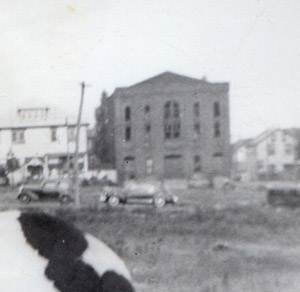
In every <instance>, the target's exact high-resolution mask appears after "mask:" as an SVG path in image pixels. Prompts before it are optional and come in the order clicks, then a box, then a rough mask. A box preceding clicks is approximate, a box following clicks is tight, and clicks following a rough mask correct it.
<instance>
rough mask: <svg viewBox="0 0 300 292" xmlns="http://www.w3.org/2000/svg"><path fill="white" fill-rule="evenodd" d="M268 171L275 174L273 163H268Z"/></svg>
mask: <svg viewBox="0 0 300 292" xmlns="http://www.w3.org/2000/svg"><path fill="white" fill-rule="evenodd" d="M268 173H269V174H275V173H276V166H275V165H274V164H269V165H268Z"/></svg>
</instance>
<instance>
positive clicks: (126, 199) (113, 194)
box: [99, 181, 178, 208]
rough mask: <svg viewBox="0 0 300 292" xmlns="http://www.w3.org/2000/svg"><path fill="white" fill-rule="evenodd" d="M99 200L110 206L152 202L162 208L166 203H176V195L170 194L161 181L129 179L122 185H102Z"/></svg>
mask: <svg viewBox="0 0 300 292" xmlns="http://www.w3.org/2000/svg"><path fill="white" fill-rule="evenodd" d="M99 200H100V202H102V203H108V204H109V205H110V206H112V207H115V206H117V205H118V204H153V205H154V206H155V207H157V208H162V207H163V206H165V205H166V204H175V203H177V201H178V197H177V196H176V195H172V194H170V192H169V191H168V190H167V189H166V188H165V187H164V185H163V183H161V182H156V181H150V182H149V181H129V182H127V183H125V185H124V187H116V186H107V187H104V188H103V190H102V193H101V195H100V198H99Z"/></svg>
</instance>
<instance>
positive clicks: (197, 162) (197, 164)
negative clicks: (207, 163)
mask: <svg viewBox="0 0 300 292" xmlns="http://www.w3.org/2000/svg"><path fill="white" fill-rule="evenodd" d="M201 170H202V169H201V158H200V156H199V155H195V156H194V172H201Z"/></svg>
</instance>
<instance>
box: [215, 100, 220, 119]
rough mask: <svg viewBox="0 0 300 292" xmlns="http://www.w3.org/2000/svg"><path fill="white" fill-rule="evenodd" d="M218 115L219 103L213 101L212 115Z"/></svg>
mask: <svg viewBox="0 0 300 292" xmlns="http://www.w3.org/2000/svg"><path fill="white" fill-rule="evenodd" d="M219 116H220V105H219V103H218V102H217V101H216V102H214V117H215V118H216V117H219Z"/></svg>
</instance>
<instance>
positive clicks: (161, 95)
mask: <svg viewBox="0 0 300 292" xmlns="http://www.w3.org/2000/svg"><path fill="white" fill-rule="evenodd" d="M228 91H229V84H228V83H210V82H208V81H206V80H197V79H194V78H189V77H185V76H181V75H177V74H174V73H170V72H165V73H163V74H160V75H158V76H155V77H153V78H150V79H148V80H146V81H143V82H141V83H138V84H136V85H133V86H130V87H127V88H117V89H116V90H115V92H114V93H113V94H112V96H110V97H108V98H105V99H103V100H102V105H101V107H102V112H103V120H104V122H103V125H104V127H105V128H106V131H105V133H106V134H105V135H104V136H105V137H102V138H103V139H101V140H102V141H104V143H105V147H106V150H105V153H106V157H109V159H110V161H111V163H112V165H114V166H115V167H116V169H117V171H118V177H119V179H120V180H121V181H122V180H124V179H130V178H143V177H146V176H150V177H154V178H157V179H161V178H189V177H191V176H192V175H193V174H194V173H195V172H203V173H205V174H220V175H226V176H228V175H230V141H229V140H230V137H229V108H228ZM105 147H104V148H105Z"/></svg>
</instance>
